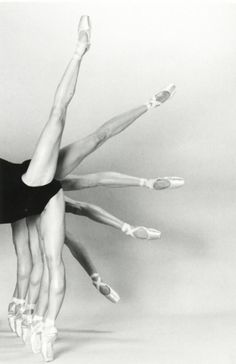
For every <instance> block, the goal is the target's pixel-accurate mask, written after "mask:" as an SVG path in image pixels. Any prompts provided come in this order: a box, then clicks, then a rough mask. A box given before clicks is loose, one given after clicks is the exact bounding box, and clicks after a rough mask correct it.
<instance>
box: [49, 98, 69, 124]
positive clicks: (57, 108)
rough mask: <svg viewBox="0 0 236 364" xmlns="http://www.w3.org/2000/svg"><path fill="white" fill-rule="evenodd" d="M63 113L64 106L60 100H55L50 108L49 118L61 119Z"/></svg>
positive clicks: (64, 110)
mask: <svg viewBox="0 0 236 364" xmlns="http://www.w3.org/2000/svg"><path fill="white" fill-rule="evenodd" d="M65 113H66V106H65V105H63V104H62V103H60V102H57V103H56V104H55V105H54V106H53V108H52V110H51V114H50V117H51V120H54V121H57V122H58V121H62V120H63V119H64V115H65Z"/></svg>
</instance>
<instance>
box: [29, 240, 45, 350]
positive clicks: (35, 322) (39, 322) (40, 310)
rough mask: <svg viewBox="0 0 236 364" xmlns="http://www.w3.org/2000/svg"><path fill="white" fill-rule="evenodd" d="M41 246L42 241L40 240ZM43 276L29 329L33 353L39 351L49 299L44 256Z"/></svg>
mask: <svg viewBox="0 0 236 364" xmlns="http://www.w3.org/2000/svg"><path fill="white" fill-rule="evenodd" d="M41 242H42V244H43V240H41ZM43 262H44V264H43V275H42V280H41V284H40V291H39V297H38V301H37V305H36V307H35V310H34V315H33V318H32V324H31V327H30V346H31V348H32V351H33V353H35V354H37V353H40V351H41V333H42V330H43V318H44V317H45V315H46V312H47V308H48V298H49V272H48V266H47V261H46V257H45V255H44V256H43Z"/></svg>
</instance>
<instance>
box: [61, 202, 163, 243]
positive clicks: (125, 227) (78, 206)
mask: <svg viewBox="0 0 236 364" xmlns="http://www.w3.org/2000/svg"><path fill="white" fill-rule="evenodd" d="M65 201H66V212H69V213H72V214H76V215H79V216H86V217H88V218H89V219H91V220H93V221H96V222H99V223H101V224H105V225H108V226H111V227H113V228H115V229H118V230H121V231H123V232H124V233H125V234H127V235H130V236H132V237H135V238H138V239H159V238H160V236H161V233H160V231H158V230H155V229H151V228H146V227H144V226H132V225H129V224H127V223H125V222H124V221H122V220H120V219H118V218H117V217H116V216H114V215H112V214H110V213H109V212H107V211H105V210H104V209H102V208H101V207H99V206H96V205H93V204H90V203H87V202H81V201H75V200H72V199H71V198H69V197H67V196H66V197H65Z"/></svg>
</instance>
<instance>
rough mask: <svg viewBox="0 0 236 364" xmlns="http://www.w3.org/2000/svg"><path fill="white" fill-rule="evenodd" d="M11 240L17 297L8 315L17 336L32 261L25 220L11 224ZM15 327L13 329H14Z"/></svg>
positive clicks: (19, 331)
mask: <svg viewBox="0 0 236 364" xmlns="http://www.w3.org/2000/svg"><path fill="white" fill-rule="evenodd" d="M11 228H12V239H13V243H14V246H15V250H16V255H17V289H15V292H14V294H16V291H17V297H15V298H14V302H15V303H16V305H15V306H13V307H14V312H13V313H10V314H9V316H8V317H9V324H10V327H11V329H12V330H13V331H15V330H16V333H17V335H18V336H20V335H21V320H22V313H23V311H24V309H25V300H26V296H27V291H28V287H29V280H30V273H31V269H32V259H31V253H30V249H29V238H28V229H27V225H26V221H25V219H21V220H18V221H16V222H14V223H12V224H11ZM14 326H15V327H14Z"/></svg>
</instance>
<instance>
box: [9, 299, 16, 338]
mask: <svg viewBox="0 0 236 364" xmlns="http://www.w3.org/2000/svg"><path fill="white" fill-rule="evenodd" d="M15 316H16V303H15V302H10V303H9V306H8V315H7V318H8V323H9V327H10V329H11V331H12V332H16V329H15Z"/></svg>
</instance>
